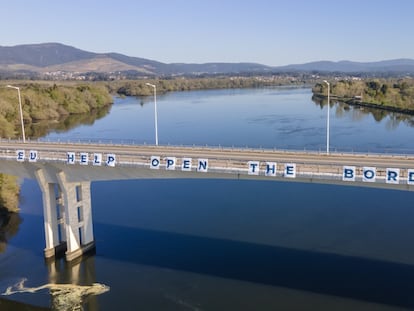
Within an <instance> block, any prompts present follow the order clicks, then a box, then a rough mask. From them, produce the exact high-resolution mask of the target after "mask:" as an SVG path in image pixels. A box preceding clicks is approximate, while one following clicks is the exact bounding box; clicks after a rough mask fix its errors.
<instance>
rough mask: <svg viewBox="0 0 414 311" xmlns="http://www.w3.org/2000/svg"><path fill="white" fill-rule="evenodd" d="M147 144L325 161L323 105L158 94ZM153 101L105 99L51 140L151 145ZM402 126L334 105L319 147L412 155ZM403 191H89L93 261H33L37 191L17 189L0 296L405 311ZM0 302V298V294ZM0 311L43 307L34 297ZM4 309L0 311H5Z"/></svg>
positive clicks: (303, 95) (239, 187) (0, 268)
mask: <svg viewBox="0 0 414 311" xmlns="http://www.w3.org/2000/svg"><path fill="white" fill-rule="evenodd" d="M157 99H158V101H157V104H158V110H159V118H158V121H159V141H160V144H184V145H192V144H196V145H206V144H207V145H215V146H217V145H222V146H233V145H234V146H246V145H247V146H250V147H266V148H283V149H312V150H319V149H321V150H324V149H325V142H326V136H325V133H326V109H327V107H326V105H325V106H323V105H320V104H317V103H315V102H313V101H312V100H311V92H310V90H309V89H286V88H282V89H265V90H220V91H195V92H182V93H169V94H166V95H162V96H158V98H157ZM153 109H154V106H153V102H152V98H144V99H141V98H138V99H137V98H124V99H119V98H117V99H115V104H114V105H113V107H112V109H111V112H110V114H109V115H108V116H107V117H105V118H102V119H100V120H98V121H96V122H95V123H94V124H93V125H88V126H79V127H77V128H75V129H72V130H70V131H68V132H65V133H51V134H49V135H48V136H47V137H46V138H45V139H50V140H68V139H70V140H74V139H75V140H101V141H114V142H121V141H123V142H128V143H131V142H134V143H147V144H153V143H154V130H153V124H154V123H153V120H154V115H153V111H154V110H153ZM411 124H412V120H411V119H410V118H407V117H403V116H400V115H393V114H384V113H378V112H374V113H372V112H370V111H368V110H361V109H354V108H352V107H346V106H341V105H338V104H333V105H332V106H331V126H332V127H331V142H332V145H331V148H332V149H333V150H335V149H337V150H346V151H361V152H367V151H370V152H390V151H394V152H398V153H407V152H410V153H412V152H414V140H412V139H410V138H411V137H412V133H413V131H414V129H413V128H412V127H411ZM413 198H414V197H413V194H412V193H409V192H399V191H386V190H379V189H365V188H357V187H352V186H349V187H341V186H331V185H315V184H301V183H282V182H258V181H225V180H145V181H141V180H136V181H111V182H94V183H92V205H93V217H94V234H95V239H96V254H95V255H93V256H90V257H88V258H85V259H84V260H83V261H81V262H75V263H72V264H70V265H69V264H66V263H65V262H64V261H62V260H60V261H57V262H54V263H45V261H44V259H43V248H44V233H43V216H42V202H41V193H40V190H39V188H38V186H37V184H36V183H35V182H34V181H31V180H24V181H23V184H22V193H21V204H20V207H21V218H22V223H21V224H20V225H19V231H18V232H17V234H15V235H13V236H11V237H10V238H8V243H7V245H6V247H5V250H4V251H3V252H2V253H0V291H1V292H4V291H5V289H6V288H7V287H8V286H10V285H13V284H15V283H17V282H19V281H21V280H22V279H23V278H25V279H27V281H26V283H25V284H26V286H28V287H35V286H40V285H43V284H46V283H49V282H59V283H74V284H81V285H90V284H92V283H94V282H99V283H103V284H106V285H108V286H110V291H109V292H106V293H104V294H102V295H99V296H92V297H91V298H90V299H89V300H88V301H87V302H86V303H85V304H84V308H85V310H286V309H288V310H402V309H414V295H413V294H412V293H413V292H414V284H413V282H412V280H413V279H414V248H413V247H412V245H413V240H414V239H413V238H414V235H413V234H414V208H413V203H412V202H413ZM0 297H1V296H0ZM4 298H7V301H6V300H1V299H0V310H3V309H5V308H9V310H30V309H27V308H31V309H32V310H40V309H39V308H37V307H36V308H35V307H28V306H24V307H23V306H21V305H20V304H19V305H17V304H14V303H13V302H10V300H11V301H17V302H24V303H26V304H30V305H32V306H38V307H41V308H44V307H48V306H49V305H50V303H51V302H50V301H51V295H50V293H49V291H48V290H47V289H44V290H41V291H38V292H36V293H18V294H14V295H10V296H4ZM6 310H7V309H6Z"/></svg>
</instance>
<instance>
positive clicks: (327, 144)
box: [323, 80, 331, 154]
mask: <svg viewBox="0 0 414 311" xmlns="http://www.w3.org/2000/svg"><path fill="white" fill-rule="evenodd" d="M323 82H325V83H326V84H327V85H328V111H327V116H326V154H329V110H330V105H329V104H330V98H329V96H330V93H331V90H330V84H329V82H328V81H326V80H323Z"/></svg>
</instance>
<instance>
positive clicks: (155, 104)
mask: <svg viewBox="0 0 414 311" xmlns="http://www.w3.org/2000/svg"><path fill="white" fill-rule="evenodd" d="M145 84H146V85H148V86H150V87H152V88H154V119H155V145H156V146H158V120H157V87H156V86H155V84H151V83H145Z"/></svg>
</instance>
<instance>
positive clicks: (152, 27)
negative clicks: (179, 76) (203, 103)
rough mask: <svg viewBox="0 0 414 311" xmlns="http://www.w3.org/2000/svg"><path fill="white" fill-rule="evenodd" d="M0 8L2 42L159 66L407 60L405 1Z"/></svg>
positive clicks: (75, 3)
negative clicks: (56, 46)
mask: <svg viewBox="0 0 414 311" xmlns="http://www.w3.org/2000/svg"><path fill="white" fill-rule="evenodd" d="M1 2H4V3H2V4H1V11H0V12H1V18H0V28H1V29H2V30H1V37H0V45H2V46H13V45H18V44H30V43H42V42H60V43H64V44H68V45H71V46H75V47H77V48H80V49H84V50H88V51H93V52H119V53H123V54H126V55H129V56H136V57H143V58H149V59H153V60H157V61H161V62H165V63H173V62H182V63H205V62H257V63H262V64H266V65H275V66H278V65H287V64H293V63H304V62H309V61H318V60H332V61H339V60H352V61H377V60H384V59H394V58H414V40H413V39H414V35H413V34H414V31H413V29H414V23H413V21H412V20H413V14H414V1H412V0H389V1H388V0H376V1H375V0H347V1H334V0H330V1H328V0H285V1H281V0H273V1H272V0H254V1H253V0H252V1H247V0H238V1H236V0H205V1H201V0H148V1H141V0H135V1H134V0H116V1H114V0H112V1H108V0H70V1H59V0H37V1H31V0H13V1H7V2H6V1H1Z"/></svg>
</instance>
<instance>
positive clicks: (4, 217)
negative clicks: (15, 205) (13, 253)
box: [0, 210, 22, 253]
mask: <svg viewBox="0 0 414 311" xmlns="http://www.w3.org/2000/svg"><path fill="white" fill-rule="evenodd" d="M21 223H22V218H21V217H20V215H19V214H18V213H10V212H6V211H2V210H0V253H3V252H4V251H5V250H6V247H7V242H8V241H9V240H10V239H11V238H12V237H13V236H15V235H16V234H17V232H18V231H19V226H20V224H21Z"/></svg>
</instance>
